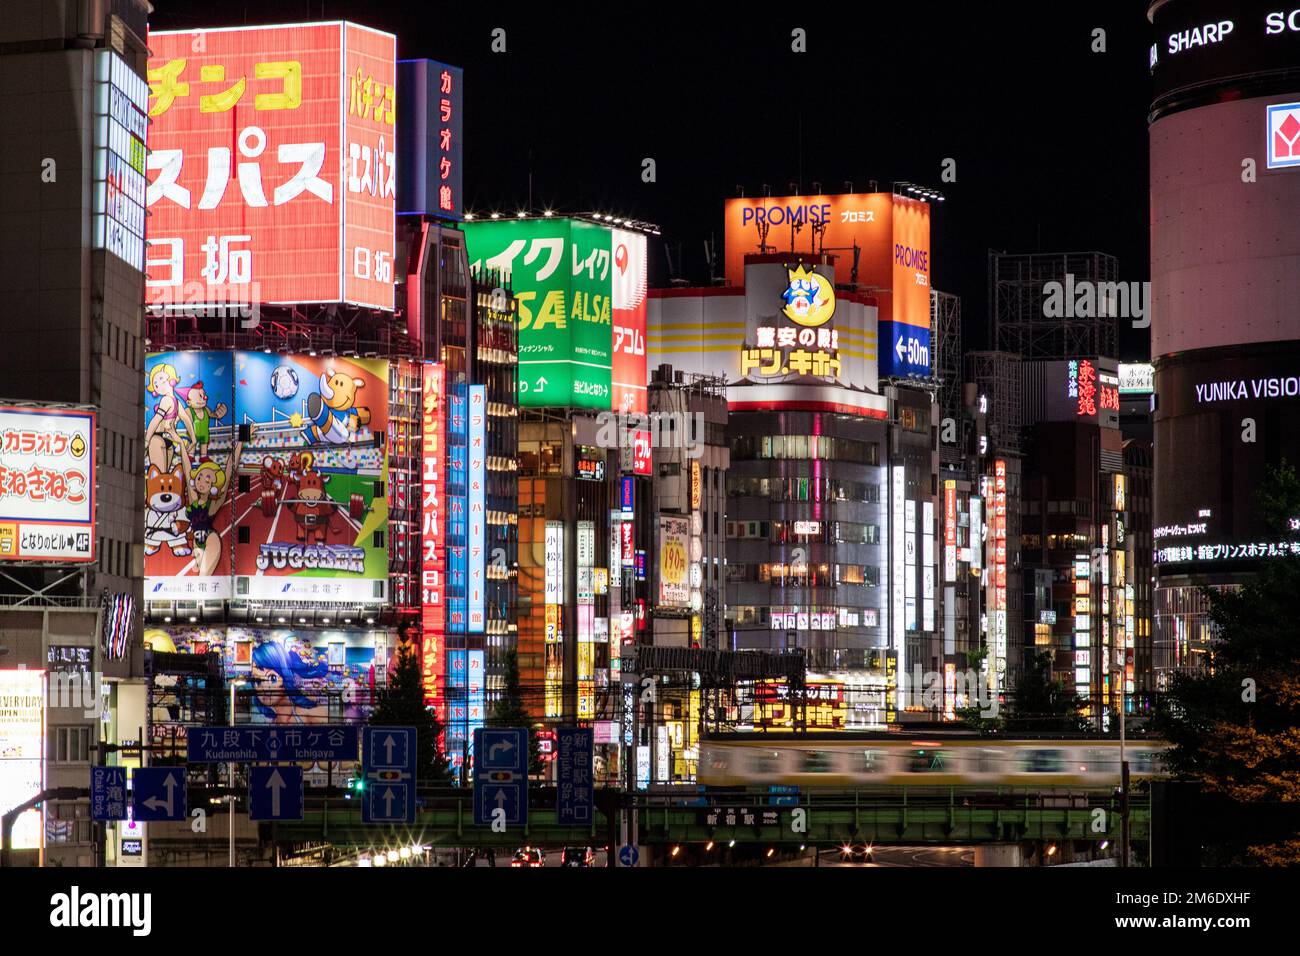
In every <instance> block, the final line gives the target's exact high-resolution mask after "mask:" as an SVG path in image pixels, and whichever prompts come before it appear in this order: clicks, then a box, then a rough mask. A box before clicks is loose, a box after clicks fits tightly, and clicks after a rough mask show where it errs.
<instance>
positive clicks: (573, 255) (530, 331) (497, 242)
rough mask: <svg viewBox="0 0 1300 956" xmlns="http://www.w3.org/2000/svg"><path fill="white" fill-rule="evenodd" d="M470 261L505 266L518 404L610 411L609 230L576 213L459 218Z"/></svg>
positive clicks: (489, 265)
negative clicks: (512, 305) (515, 306)
mask: <svg viewBox="0 0 1300 956" xmlns="http://www.w3.org/2000/svg"><path fill="white" fill-rule="evenodd" d="M465 242H466V246H467V249H468V253H469V261H470V264H471V266H472V267H481V268H484V269H495V270H501V271H502V272H504V273H505V274H506V275H507V276H508V277H509V281H510V285H511V288H512V289H513V291H514V294H515V296H516V298H518V300H519V403H520V404H521V405H525V406H529V407H534V408H537V407H544V406H549V407H573V408H595V409H602V410H603V409H608V408H610V401H611V373H610V369H611V365H612V362H611V359H610V356H611V353H612V342H613V325H612V315H613V313H612V302H611V293H612V289H613V278H612V274H611V268H612V266H613V262H612V258H613V257H612V255H611V250H612V234H611V232H610V230H609V229H608V228H607V227H605V226H600V225H596V224H595V223H589V222H582V221H579V220H574V219H559V218H546V219H501V220H493V221H489V222H467V223H465Z"/></svg>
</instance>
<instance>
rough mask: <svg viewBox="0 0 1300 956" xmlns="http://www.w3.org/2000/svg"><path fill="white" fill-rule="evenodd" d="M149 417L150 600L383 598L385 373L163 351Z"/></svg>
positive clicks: (345, 365) (149, 368) (280, 358)
mask: <svg viewBox="0 0 1300 956" xmlns="http://www.w3.org/2000/svg"><path fill="white" fill-rule="evenodd" d="M145 419H146V422H147V425H146V430H145V446H146V455H147V460H146V462H145V489H144V491H145V577H146V586H145V597H146V599H151V600H166V599H175V598H184V599H191V600H192V599H204V598H211V599H227V598H230V597H232V596H233V597H239V598H249V599H253V600H277V601H347V602H370V603H381V602H383V601H384V600H385V599H386V592H387V581H388V549H387V546H386V544H385V538H386V536H385V532H386V531H387V528H388V500H387V498H386V497H385V495H384V492H383V489H384V488H385V487H386V485H387V480H388V458H387V452H386V450H385V445H384V442H383V441H382V436H383V435H384V433H385V432H386V431H387V428H388V364H387V363H386V362H384V361H376V360H370V359H343V358H325V357H321V358H317V357H308V356H304V355H269V354H266V353H263V352H163V353H155V354H151V355H149V356H147V357H146V360H145ZM241 433H242V436H241Z"/></svg>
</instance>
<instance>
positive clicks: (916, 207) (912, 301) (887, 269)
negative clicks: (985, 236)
mask: <svg viewBox="0 0 1300 956" xmlns="http://www.w3.org/2000/svg"><path fill="white" fill-rule="evenodd" d="M724 219H725V232H724V236H725V243H724V244H725V250H724V266H725V269H726V277H727V281H728V282H729V283H731V284H732V285H742V284H743V283H744V281H745V256H746V255H749V254H751V253H759V252H767V253H786V252H789V253H793V254H795V255H798V254H804V255H814V254H817V253H822V252H826V253H831V254H833V255H834V256H835V281H836V283H838V284H841V285H852V284H856V285H857V287H858V290H859V291H863V292H868V293H870V294H872V295H874V296H875V297H876V298H877V300H878V301H879V302H880V321H882V322H898V323H901V324H903V325H910V326H913V327H915V328H924V329H928V328H929V327H930V207H929V204H928V203H925V202H921V201H920V200H915V199H908V198H906V197H904V196H899V195H896V194H893V193H845V194H841V195H832V196H826V195H821V196H762V197H756V198H748V199H746V198H741V199H729V200H727V204H726V210H725V212H724ZM855 251H856V266H855ZM855 269H856V273H855Z"/></svg>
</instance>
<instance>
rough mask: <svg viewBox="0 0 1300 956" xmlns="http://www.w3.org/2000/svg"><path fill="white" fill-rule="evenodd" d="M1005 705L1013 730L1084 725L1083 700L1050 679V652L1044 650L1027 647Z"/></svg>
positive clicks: (1065, 730)
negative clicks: (1028, 648) (1022, 663)
mask: <svg viewBox="0 0 1300 956" xmlns="http://www.w3.org/2000/svg"><path fill="white" fill-rule="evenodd" d="M1008 709H1009V711H1010V713H1009V714H1008V717H1007V723H1008V726H1009V727H1010V728H1011V730H1013V731H1027V732H1034V733H1062V734H1074V733H1083V732H1084V731H1086V730H1087V729H1088V721H1087V720H1086V719H1085V718H1084V716H1083V701H1082V700H1081V699H1080V698H1079V696H1078V695H1077V694H1076V693H1074V691H1073V690H1070V689H1069V688H1067V687H1065V686H1063V685H1062V684H1061V683H1060V682H1059V681H1056V680H1053V679H1052V655H1051V653H1050V652H1048V651H1042V652H1038V651H1029V652H1028V653H1027V654H1026V655H1025V667H1024V670H1023V671H1022V672H1021V675H1020V681H1019V682H1018V683H1017V684H1016V693H1015V697H1014V698H1013V700H1012V703H1011V706H1010V708H1008Z"/></svg>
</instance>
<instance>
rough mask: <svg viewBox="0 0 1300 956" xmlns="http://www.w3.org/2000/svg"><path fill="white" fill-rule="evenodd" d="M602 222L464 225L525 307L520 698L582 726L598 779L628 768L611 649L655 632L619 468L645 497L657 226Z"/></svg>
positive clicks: (473, 249) (640, 525) (521, 340)
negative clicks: (622, 758)
mask: <svg viewBox="0 0 1300 956" xmlns="http://www.w3.org/2000/svg"><path fill="white" fill-rule="evenodd" d="M467 218H468V217H467ZM607 220H608V217H606V218H605V219H602V217H601V216H597V215H593V216H591V217H583V218H565V217H554V216H549V215H547V216H527V215H521V216H518V217H514V218H511V219H508V220H507V219H482V218H477V217H476V218H475V219H474V220H472V221H469V222H467V223H466V226H465V232H466V237H467V242H468V251H469V259H470V262H471V267H472V268H473V269H475V270H478V269H483V270H495V271H496V272H497V273H498V274H499V275H501V276H502V277H503V278H504V279H505V280H507V281H508V282H509V284H510V287H511V290H512V292H513V294H514V296H515V299H516V301H517V310H518V311H517V314H518V330H519V331H518V355H519V360H518V368H519V375H518V383H519V384H518V393H517V398H516V402H517V405H518V408H519V418H518V488H519V492H518V493H519V506H518V585H517V587H518V598H517V604H518V652H519V669H520V675H521V682H522V685H523V687H524V689H525V705H526V706H527V707H528V710H529V711H530V713H531V715H532V716H533V718H534V720H535V721H537V722H539V723H544V724H546V725H549V726H556V725H561V724H569V725H572V724H573V723H574V722H575V721H578V722H582V723H584V724H588V723H589V724H590V725H591V726H592V727H593V729H594V731H595V739H596V748H597V754H596V756H597V767H598V769H597V775H598V777H600V778H602V779H607V778H609V777H612V776H613V775H614V774H616V773H617V772H618V770H619V767H620V766H623V765H622V764H621V763H620V762H619V754H620V752H621V747H620V744H619V741H621V740H622V738H623V732H622V723H621V721H622V711H623V697H622V694H621V693H620V692H619V689H618V685H619V680H618V674H619V661H620V656H619V653H618V649H619V647H620V646H621V645H622V643H623V642H625V641H626V642H629V643H630V642H631V641H632V640H633V639H634V635H635V634H636V633H637V632H639V631H643V630H644V629H645V627H646V622H647V620H648V618H647V613H646V611H647V608H646V603H645V585H644V573H645V572H644V567H645V560H646V558H645V555H646V554H647V553H649V552H650V551H651V549H652V545H651V544H650V538H649V531H648V528H647V526H646V524H645V521H646V519H644V518H643V517H642V516H643V515H644V512H635V513H634V515H633V518H632V520H627V521H625V520H623V511H622V509H621V508H620V507H619V504H618V496H619V492H620V491H621V488H622V484H623V481H622V479H624V478H632V479H633V480H634V482H635V484H636V486H637V488H638V490H640V493H641V495H644V494H645V491H644V489H645V488H646V487H648V483H647V482H644V481H642V480H641V478H640V477H638V476H647V475H648V474H649V454H648V451H649V449H648V446H644V447H643V446H642V445H641V444H638V443H637V441H636V437H637V432H639V431H642V429H641V428H640V427H637V424H636V423H637V421H638V420H642V421H643V420H644V417H645V413H646V391H645V384H646V373H645V302H646V281H647V279H646V235H647V233H649V232H651V231H653V227H652V226H649V225H648V224H633V223H630V222H627V221H622V222H619V223H618V226H617V227H615V226H613V225H611V224H609V222H608V221H607ZM574 262H576V263H579V267H578V268H577V269H576V270H575V268H573V266H572V265H571V264H572V263H574ZM561 264H563V268H561V267H560V266H561ZM638 448H639V449H641V451H640V452H638V451H637V449H638ZM638 560H639V561H640V565H639V567H640V568H641V570H640V571H639V572H638V563H637V562H638ZM638 577H639V578H640V581H638Z"/></svg>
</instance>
